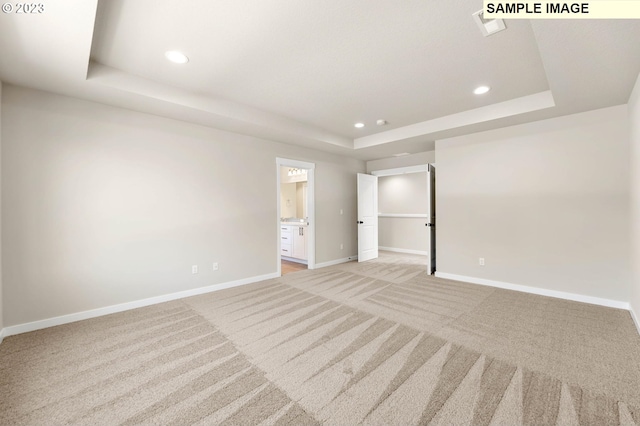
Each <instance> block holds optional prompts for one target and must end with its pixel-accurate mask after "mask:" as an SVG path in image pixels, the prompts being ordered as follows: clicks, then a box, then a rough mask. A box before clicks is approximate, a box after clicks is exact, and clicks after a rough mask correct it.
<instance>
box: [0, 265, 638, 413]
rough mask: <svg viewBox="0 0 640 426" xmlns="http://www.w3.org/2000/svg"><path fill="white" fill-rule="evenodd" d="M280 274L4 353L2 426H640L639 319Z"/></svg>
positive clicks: (568, 306) (353, 269)
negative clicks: (194, 425)
mask: <svg viewBox="0 0 640 426" xmlns="http://www.w3.org/2000/svg"><path fill="white" fill-rule="evenodd" d="M423 263H424V260H423V258H421V257H420V256H411V255H397V254H391V253H382V254H381V257H380V259H378V260H376V261H372V262H365V263H348V264H342V265H336V266H333V267H328V268H323V269H318V270H306V271H300V272H294V273H291V274H287V275H286V276H283V277H281V278H277V279H273V280H269V281H264V282H260V283H255V284H252V285H248V286H243V287H237V288H234V289H228V290H223V291H219V292H215V293H209V294H206V295H202V296H197V297H192V298H188V299H182V300H179V301H173V302H168V303H164V304H160V305H155V306H150V307H146V308H141V309H136V310H132V311H127V312H122V313H118V314H113V315H109V316H105V317H101V318H95V319H91V320H87V321H82V322H77V323H73V324H67V325H63V326H59V327H53V328H49V329H45V330H40V331H36V332H32V333H26V334H22V335H18V336H11V337H8V338H6V339H5V341H4V342H3V343H2V344H1V345H0V424H2V425H52V424H90V425H94V424H108V425H111V424H127V425H134V424H169V425H171V424H175V425H187V424H198V425H210V424H243V425H244V424H262V425H267V424H276V425H284V424H296V425H297V424H335V425H350V424H380V425H387V424H394V425H405V424H406V425H409V424H447V425H449V424H456V425H458V424H469V425H494V424H495V425H498V424H503V425H517V424H527V425H528V424H535V425H556V424H561V425H565V424H566V425H574V424H584V425H609V424H612V425H618V424H624V425H640V336H638V333H637V331H636V330H635V328H634V325H633V322H632V320H631V318H630V316H629V313H628V312H626V311H622V310H617V309H610V308H603V307H599V306H594V305H586V304H581V303H576V302H568V301H564V300H558V299H551V298H546V297H542V296H535V295H529V294H524V293H518V292H512V291H506V290H501V289H494V288H490V287H482V286H476V285H470V284H465V283H460V282H455V281H449V280H444V279H438V278H434V277H431V276H428V275H426V274H425V273H424V266H423Z"/></svg>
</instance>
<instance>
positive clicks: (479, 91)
mask: <svg viewBox="0 0 640 426" xmlns="http://www.w3.org/2000/svg"><path fill="white" fill-rule="evenodd" d="M489 90H491V87H489V86H478V87H476V88H475V89H474V91H473V93H475V94H476V95H483V94H485V93H487V92H488V91H489Z"/></svg>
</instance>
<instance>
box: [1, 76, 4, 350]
mask: <svg viewBox="0 0 640 426" xmlns="http://www.w3.org/2000/svg"><path fill="white" fill-rule="evenodd" d="M1 101H2V82H1V81H0V224H1V223H2V196H1V195H2V102H1ZM1 240H2V226H0V241H1ZM2 287H3V286H2V245H1V244H0V341H2V328H3V327H4V320H3V302H2Z"/></svg>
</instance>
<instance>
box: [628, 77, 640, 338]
mask: <svg viewBox="0 0 640 426" xmlns="http://www.w3.org/2000/svg"><path fill="white" fill-rule="evenodd" d="M628 109H629V139H630V141H629V144H630V147H629V148H630V153H631V155H630V158H631V160H630V162H631V164H630V171H631V176H630V179H631V188H630V205H631V215H630V217H631V223H630V228H631V264H632V265H635V266H634V267H633V268H634V269H633V271H632V273H633V276H632V281H631V298H630V303H629V310H630V312H631V317H632V318H633V320H634V321H635V323H636V328H637V329H638V333H640V74H639V75H638V78H637V80H636V84H635V86H634V88H633V91H632V92H631V95H630V96H629V103H628Z"/></svg>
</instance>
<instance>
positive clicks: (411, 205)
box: [378, 172, 428, 254]
mask: <svg viewBox="0 0 640 426" xmlns="http://www.w3.org/2000/svg"><path fill="white" fill-rule="evenodd" d="M378 211H379V212H380V213H383V214H385V213H386V214H389V213H391V214H426V213H427V173H426V172H421V173H408V174H403V175H394V176H381V177H380V178H378ZM426 221H427V219H426V218H405V217H380V218H379V221H378V245H379V246H380V247H385V248H393V249H400V250H410V251H418V252H423V253H424V254H426V253H427V249H428V245H427V236H428V235H427V228H426V227H425V226H424V224H425V223H426Z"/></svg>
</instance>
